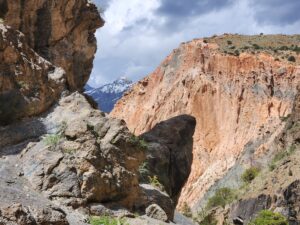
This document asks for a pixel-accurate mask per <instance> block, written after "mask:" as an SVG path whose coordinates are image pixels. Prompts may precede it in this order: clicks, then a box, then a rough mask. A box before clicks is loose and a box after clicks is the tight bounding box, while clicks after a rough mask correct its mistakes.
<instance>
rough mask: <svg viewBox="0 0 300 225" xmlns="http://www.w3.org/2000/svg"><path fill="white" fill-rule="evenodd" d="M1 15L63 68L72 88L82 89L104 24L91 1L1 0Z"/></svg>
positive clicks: (47, 57) (43, 53) (29, 42)
mask: <svg viewBox="0 0 300 225" xmlns="http://www.w3.org/2000/svg"><path fill="white" fill-rule="evenodd" d="M0 8H1V10H0V18H4V21H5V24H6V25H9V26H11V27H12V28H13V29H16V30H19V31H21V32H22V33H24V35H25V41H26V42H27V44H28V45H29V46H30V47H31V48H33V49H34V50H35V51H36V52H37V53H38V54H39V55H41V56H42V57H44V58H45V59H47V60H48V61H50V62H51V63H53V64H54V65H55V66H60V67H62V68H63V69H64V70H65V71H66V74H67V81H68V85H69V88H70V89H71V90H81V89H82V88H83V86H84V85H85V83H86V82H87V80H88V78H89V75H90V73H91V70H92V67H93V59H94V55H95V52H96V48H97V43H96V38H95V35H94V33H95V31H96V29H97V28H98V27H100V26H103V24H104V21H103V20H102V19H101V17H100V15H99V13H98V10H97V8H96V6H95V5H94V4H93V3H90V1H88V0H60V1H50V0H40V1H34V0H26V1H9V0H2V1H0Z"/></svg>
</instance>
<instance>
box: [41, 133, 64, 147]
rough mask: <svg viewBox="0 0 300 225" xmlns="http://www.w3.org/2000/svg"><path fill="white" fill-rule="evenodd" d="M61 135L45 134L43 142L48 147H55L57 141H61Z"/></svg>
mask: <svg viewBox="0 0 300 225" xmlns="http://www.w3.org/2000/svg"><path fill="white" fill-rule="evenodd" d="M61 138H62V137H61V135H60V134H47V135H46V136H45V137H44V138H43V141H44V143H45V144H46V145H48V146H51V147H53V146H56V145H57V144H58V143H59V141H60V140H61Z"/></svg>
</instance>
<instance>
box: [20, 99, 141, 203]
mask: <svg viewBox="0 0 300 225" xmlns="http://www.w3.org/2000/svg"><path fill="white" fill-rule="evenodd" d="M83 105H85V107H84V108H81V106H83ZM61 112H63V114H61ZM77 112H78V113H77ZM58 117H59V119H58ZM45 121H46V123H49V124H52V126H54V127H56V129H58V131H56V132H55V133H54V134H49V135H46V137H45V138H44V139H43V140H42V141H40V142H37V143H32V144H30V145H28V147H27V148H26V149H25V150H24V151H23V152H22V155H21V160H22V165H23V172H24V176H25V177H26V178H27V179H28V180H29V181H30V182H31V185H33V187H34V188H35V189H36V190H39V191H42V192H44V193H45V194H46V195H47V196H48V197H49V198H50V199H54V198H59V199H62V200H63V201H64V202H65V203H66V204H67V205H71V206H73V207H78V206H83V205H85V204H86V203H88V202H120V205H122V204H124V205H125V206H126V207H128V208H131V207H132V205H133V202H134V200H135V198H136V196H137V195H138V192H139V191H138V190H139V187H138V179H137V169H138V166H139V164H140V163H141V161H142V160H143V155H144V152H143V150H142V149H139V147H138V146H137V145H135V144H134V143H133V142H131V138H132V135H131V134H130V133H129V131H128V129H127V128H126V126H125V124H124V122H122V121H120V120H115V119H108V118H106V117H104V116H103V114H102V113H101V112H100V111H97V110H94V109H92V108H91V107H89V106H88V103H87V102H86V100H85V98H84V97H83V96H82V95H80V94H77V93H75V94H72V95H71V96H68V97H66V98H64V99H62V100H61V101H60V104H59V106H58V107H56V108H55V110H54V111H53V112H52V113H50V114H49V115H48V117H47V118H46V119H45Z"/></svg>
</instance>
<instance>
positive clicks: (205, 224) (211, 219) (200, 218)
mask: <svg viewBox="0 0 300 225" xmlns="http://www.w3.org/2000/svg"><path fill="white" fill-rule="evenodd" d="M194 220H195V221H196V222H198V223H199V224H200V225H217V223H218V221H217V220H216V218H215V215H214V214H213V213H209V214H207V212H206V211H204V210H203V209H202V210H200V211H199V212H198V215H197V218H194Z"/></svg>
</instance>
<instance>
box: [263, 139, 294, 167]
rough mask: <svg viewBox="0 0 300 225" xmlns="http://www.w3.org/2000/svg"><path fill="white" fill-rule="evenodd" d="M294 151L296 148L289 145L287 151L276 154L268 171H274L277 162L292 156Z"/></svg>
mask: <svg viewBox="0 0 300 225" xmlns="http://www.w3.org/2000/svg"><path fill="white" fill-rule="evenodd" d="M295 150H296V146H295V145H291V146H290V147H289V148H288V149H287V150H285V151H280V152H278V153H276V154H275V156H274V157H273V159H272V161H271V163H270V164H269V169H270V170H271V171H272V170H274V169H275V168H276V165H277V163H278V162H279V161H281V160H282V159H284V158H286V157H288V156H290V155H291V154H293V153H294V152H295Z"/></svg>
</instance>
